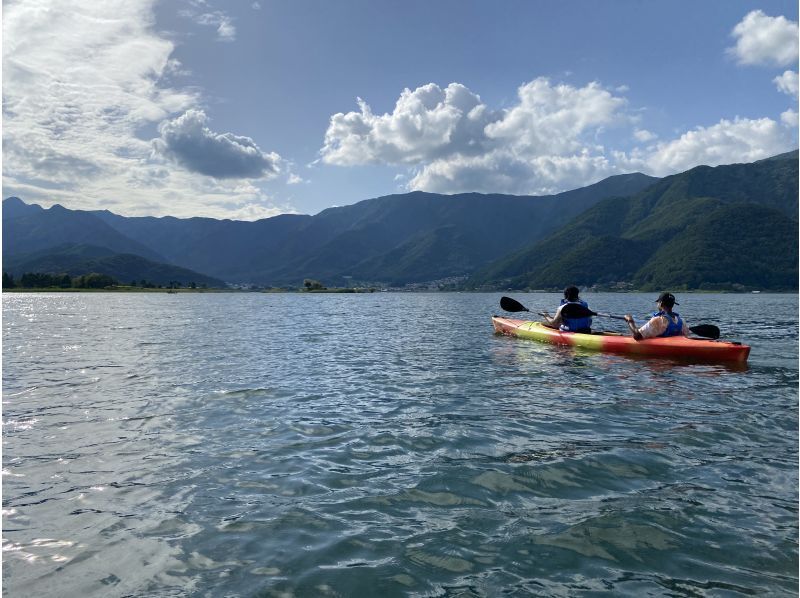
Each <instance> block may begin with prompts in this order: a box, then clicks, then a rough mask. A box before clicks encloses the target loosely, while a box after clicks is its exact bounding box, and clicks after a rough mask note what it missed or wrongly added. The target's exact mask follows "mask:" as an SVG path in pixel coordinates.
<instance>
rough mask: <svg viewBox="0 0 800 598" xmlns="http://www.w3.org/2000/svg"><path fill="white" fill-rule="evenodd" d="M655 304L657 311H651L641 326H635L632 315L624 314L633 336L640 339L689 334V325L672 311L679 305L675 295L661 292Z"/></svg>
mask: <svg viewBox="0 0 800 598" xmlns="http://www.w3.org/2000/svg"><path fill="white" fill-rule="evenodd" d="M656 305H657V306H658V311H657V312H653V316H652V317H651V318H650V320H649V321H648V322H647V323H646V324H645V325H644V326H642V327H641V328H636V323H635V322H634V321H633V316H631V315H630V314H625V321H626V322H627V323H628V327H629V328H630V329H631V332H632V333H633V338H635V339H636V340H637V341H640V340H642V339H645V338H656V337H666V336H689V327H688V326H686V322H684V321H683V318H681V316H680V315H679V314H677V313H675V312H674V311H672V308H673V307H674V306H676V305H680V303H678V302H677V301H675V295H673V294H672V293H661V294H660V295H659V296H658V299H656Z"/></svg>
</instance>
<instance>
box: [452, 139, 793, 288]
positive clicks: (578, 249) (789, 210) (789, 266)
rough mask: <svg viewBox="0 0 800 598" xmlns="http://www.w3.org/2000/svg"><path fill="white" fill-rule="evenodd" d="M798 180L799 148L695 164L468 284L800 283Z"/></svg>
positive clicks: (607, 203) (600, 208)
mask: <svg viewBox="0 0 800 598" xmlns="http://www.w3.org/2000/svg"><path fill="white" fill-rule="evenodd" d="M797 189H798V155H797V152H791V153H789V154H784V155H782V156H776V157H775V158H772V159H770V160H764V161H760V162H755V163H753V164H734V165H729V166H718V167H716V168H709V167H706V166H703V167H698V168H694V169H692V170H690V171H687V172H685V173H681V174H678V175H674V176H671V177H667V178H665V179H662V180H661V181H659V182H657V183H656V184H654V185H652V186H651V187H649V188H648V189H646V190H644V191H642V192H640V193H638V194H636V195H633V196H631V197H625V198H611V199H607V200H604V201H602V202H599V203H598V204H596V205H595V206H593V207H592V208H590V209H588V210H587V211H586V212H584V213H583V214H581V215H579V216H578V217H576V218H574V219H573V220H572V221H571V222H570V223H568V224H567V225H566V226H564V227H562V228H561V229H559V230H558V231H556V232H554V233H553V234H552V235H550V236H549V237H547V238H546V239H543V240H542V241H540V242H537V243H534V244H532V245H530V246H528V247H527V248H524V249H522V250H520V251H518V252H516V253H514V254H512V255H509V256H507V257H505V258H503V259H501V260H498V261H497V262H495V263H493V264H491V265H490V266H488V267H486V268H484V269H483V270H481V271H479V272H477V273H476V274H475V275H474V276H473V277H472V278H471V279H470V280H469V281H468V283H467V287H468V288H506V287H510V288H542V287H562V286H565V285H568V284H579V285H582V286H591V285H595V284H608V283H612V282H627V283H631V284H633V285H635V286H637V287H639V288H666V287H671V288H690V289H691V288H741V287H742V286H745V287H757V288H769V289H789V288H796V287H797V246H798V232H797V227H798V225H797V214H798V212H797V210H798V208H797ZM743 251H746V252H747V253H748V255H746V256H745V255H743ZM723 256H730V257H725V258H724V259H723Z"/></svg>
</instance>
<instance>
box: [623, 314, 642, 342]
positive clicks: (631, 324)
mask: <svg viewBox="0 0 800 598" xmlns="http://www.w3.org/2000/svg"><path fill="white" fill-rule="evenodd" d="M625 321H626V322H627V323H628V328H630V329H631V333H632V334H633V338H635V339H636V340H637V341H640V340H642V333H641V332H639V329H638V328H636V322H634V321H633V316H632V315H631V314H625Z"/></svg>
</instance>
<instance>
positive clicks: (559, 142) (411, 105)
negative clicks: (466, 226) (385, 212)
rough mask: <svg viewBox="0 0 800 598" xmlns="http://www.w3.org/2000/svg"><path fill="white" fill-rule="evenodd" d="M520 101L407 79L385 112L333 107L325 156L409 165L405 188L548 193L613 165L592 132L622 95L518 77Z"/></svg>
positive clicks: (334, 160) (618, 106) (347, 162)
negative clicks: (502, 103)
mask: <svg viewBox="0 0 800 598" xmlns="http://www.w3.org/2000/svg"><path fill="white" fill-rule="evenodd" d="M517 96H518V97H517V100H518V101H517V103H516V104H515V105H514V106H512V107H511V108H509V109H507V110H492V109H491V108H489V107H488V106H487V105H486V104H485V103H483V102H482V101H481V99H480V96H478V95H477V94H475V93H473V92H472V91H470V90H469V89H468V88H467V87H465V86H464V85H461V84H459V83H451V84H450V85H448V86H447V87H446V88H444V89H442V88H440V87H439V86H438V85H436V84H434V83H429V84H427V85H424V86H422V87H419V88H417V89H416V90H414V91H411V90H409V89H406V90H404V91H403V93H402V94H401V95H400V98H399V99H398V101H397V103H396V105H395V107H394V110H393V111H392V112H391V113H387V114H382V115H376V114H374V113H373V112H372V110H371V108H370V107H369V105H367V103H366V102H364V101H363V100H361V99H359V100H358V104H359V111H358V112H349V113H347V114H343V113H340V114H335V115H334V116H332V117H331V121H330V124H329V127H328V130H327V132H326V134H325V145H324V147H323V148H322V150H321V152H320V153H321V156H322V160H323V162H326V163H328V164H336V165H344V166H352V165H357V164H370V163H383V164H394V165H409V166H412V167H414V168H416V173H415V175H414V176H413V178H412V179H411V180H410V182H409V184H408V186H409V188H410V189H424V190H428V191H439V192H458V191H487V192H489V191H493V192H509V193H547V192H551V191H554V190H557V189H559V188H560V187H561V186H562V185H564V184H571V185H573V186H580V185H581V184H583V183H588V182H593V180H597V178H599V177H601V176H602V175H603V174H605V173H607V172H609V170H610V168H609V165H608V163H607V161H606V160H605V158H603V156H602V148H601V147H600V146H599V145H597V144H596V143H595V142H594V139H595V137H596V136H597V135H598V134H599V133H601V132H602V129H603V128H604V127H607V126H613V125H615V124H619V123H622V122H625V121H626V118H627V117H626V116H625V114H624V107H625V105H626V102H625V100H624V99H623V98H621V97H618V96H615V95H614V94H613V93H612V92H610V91H608V90H606V89H604V88H603V87H602V86H601V85H599V84H598V83H590V84H588V85H586V86H584V87H573V86H570V85H564V84H560V85H555V84H552V83H551V82H550V80H549V79H546V78H537V79H535V80H533V81H530V82H528V83H526V84H524V85H522V86H521V87H520V88H519V89H518V92H517Z"/></svg>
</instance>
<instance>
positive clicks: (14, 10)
mask: <svg viewBox="0 0 800 598" xmlns="http://www.w3.org/2000/svg"><path fill="white" fill-rule="evenodd" d="M153 3H154V2H153V0H116V1H115V0H103V2H96V1H94V0H71V1H63V2H55V3H54V2H51V1H49V0H27V1H26V2H24V3H23V2H8V3H6V4H4V6H3V22H2V25H3V42H4V48H3V50H4V51H3V75H4V80H3V96H4V97H3V187H4V192H5V193H8V194H17V195H19V196H20V197H22V198H23V199H25V200H26V201H29V200H30V201H36V202H38V203H41V204H42V205H51V204H52V203H55V202H59V203H62V204H64V205H66V206H68V207H71V208H80V209H96V208H97V207H98V205H104V206H107V207H109V209H112V208H114V209H116V210H117V211H118V212H119V213H124V214H131V215H145V214H149V215H154V214H155V215H166V214H171V215H176V216H177V215H185V216H196V215H200V214H202V215H205V216H215V217H225V216H226V215H227V214H226V213H225V211H224V209H223V208H222V207H221V206H222V204H221V203H220V200H221V199H223V198H224V199H225V200H227V201H237V202H239V205H251V204H252V205H255V206H268V205H269V204H270V202H271V199H270V198H269V197H267V196H266V195H265V194H264V193H263V192H261V191H258V192H255V191H253V190H252V189H251V190H248V191H247V192H245V191H243V190H242V187H241V185H237V183H238V181H233V180H231V181H222V182H215V181H213V180H209V179H206V178H205V177H198V176H197V175H195V174H192V173H190V172H187V171H184V170H180V169H169V168H165V165H163V164H154V163H153V162H152V160H151V151H152V145H151V143H150V142H149V141H147V140H146V139H144V135H142V131H143V130H146V128H147V127H150V128H154V127H155V126H156V125H157V124H158V123H160V122H162V121H164V120H167V119H170V118H172V117H173V116H174V115H176V114H181V113H183V112H185V111H187V110H189V109H191V108H192V107H193V106H196V105H198V104H199V103H200V101H201V98H200V97H199V94H198V92H197V91H196V90H188V89H182V88H179V87H175V84H174V83H170V82H171V81H174V80H175V77H180V76H181V74H182V73H181V70H182V66H181V65H180V63H179V62H178V61H177V60H175V58H174V57H172V54H173V51H174V49H175V48H174V45H173V43H172V42H171V41H169V40H167V39H165V38H163V37H161V36H159V35H157V34H156V33H155V32H154V31H153V25H154V16H153ZM239 139H241V140H246V139H247V138H236V137H234V136H230V141H231V144H232V145H233V144H234V143H237V142H238V141H237V140H239ZM250 141H252V140H250ZM241 145H242V147H243V148H247V147H248V143H247V142H246V141H242V143H241ZM252 147H255V144H254V143H253V144H252ZM261 154H262V156H264V155H266V156H272V154H264V153H263V152H261ZM265 172H266V171H265ZM263 209H266V210H269V209H270V208H269V207H266V208H263ZM282 211H285V210H282Z"/></svg>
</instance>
